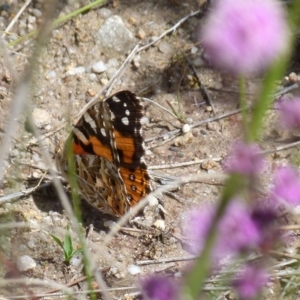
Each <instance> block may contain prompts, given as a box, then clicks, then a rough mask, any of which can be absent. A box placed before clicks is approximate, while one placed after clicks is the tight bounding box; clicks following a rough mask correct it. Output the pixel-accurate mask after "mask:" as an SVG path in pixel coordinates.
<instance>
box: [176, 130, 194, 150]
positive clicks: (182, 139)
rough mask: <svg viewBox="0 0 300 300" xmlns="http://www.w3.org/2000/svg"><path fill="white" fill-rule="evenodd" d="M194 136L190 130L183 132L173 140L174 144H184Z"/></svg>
mask: <svg viewBox="0 0 300 300" xmlns="http://www.w3.org/2000/svg"><path fill="white" fill-rule="evenodd" d="M193 138H194V136H193V133H192V132H191V131H189V132H187V133H185V134H184V135H183V136H179V137H177V138H176V139H175V140H174V146H176V147H178V146H184V145H186V144H187V143H189V142H190V141H191V140H192V139H193Z"/></svg>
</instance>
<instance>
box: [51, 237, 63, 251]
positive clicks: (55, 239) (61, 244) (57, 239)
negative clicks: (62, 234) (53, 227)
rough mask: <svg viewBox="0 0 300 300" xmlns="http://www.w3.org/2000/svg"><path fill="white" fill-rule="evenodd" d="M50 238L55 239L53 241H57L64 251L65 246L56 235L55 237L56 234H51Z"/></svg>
mask: <svg viewBox="0 0 300 300" xmlns="http://www.w3.org/2000/svg"><path fill="white" fill-rule="evenodd" d="M50 236H51V237H52V238H53V240H54V241H55V242H56V243H57V244H58V245H59V246H60V247H61V248H62V249H64V245H63V243H62V241H61V239H60V238H59V237H58V236H56V235H54V234H50Z"/></svg>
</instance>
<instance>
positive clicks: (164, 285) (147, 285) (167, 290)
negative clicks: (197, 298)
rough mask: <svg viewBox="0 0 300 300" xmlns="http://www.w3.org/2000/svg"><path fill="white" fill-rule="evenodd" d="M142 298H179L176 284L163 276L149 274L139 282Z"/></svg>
mask: <svg viewBox="0 0 300 300" xmlns="http://www.w3.org/2000/svg"><path fill="white" fill-rule="evenodd" d="M141 288H142V294H143V295H144V296H145V297H143V299H147V300H177V299H178V298H179V288H178V285H176V284H175V283H174V281H172V280H171V279H169V278H167V277H163V276H151V277H148V278H146V279H144V280H143V281H142V282H141Z"/></svg>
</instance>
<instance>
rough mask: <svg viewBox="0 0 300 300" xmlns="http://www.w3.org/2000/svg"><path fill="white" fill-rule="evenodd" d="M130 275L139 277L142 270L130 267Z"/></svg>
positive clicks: (137, 267) (135, 266)
mask: <svg viewBox="0 0 300 300" xmlns="http://www.w3.org/2000/svg"><path fill="white" fill-rule="evenodd" d="M127 270H128V273H129V274H131V275H137V274H140V273H141V272H142V270H141V268H140V267H139V266H137V265H130V266H129V267H128V268H127Z"/></svg>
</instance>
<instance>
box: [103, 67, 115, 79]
mask: <svg viewBox="0 0 300 300" xmlns="http://www.w3.org/2000/svg"><path fill="white" fill-rule="evenodd" d="M117 71H118V70H117V69H116V68H109V69H107V71H106V74H107V77H108V78H109V79H111V78H112V77H113V76H114V75H115V74H116V73H117Z"/></svg>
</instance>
